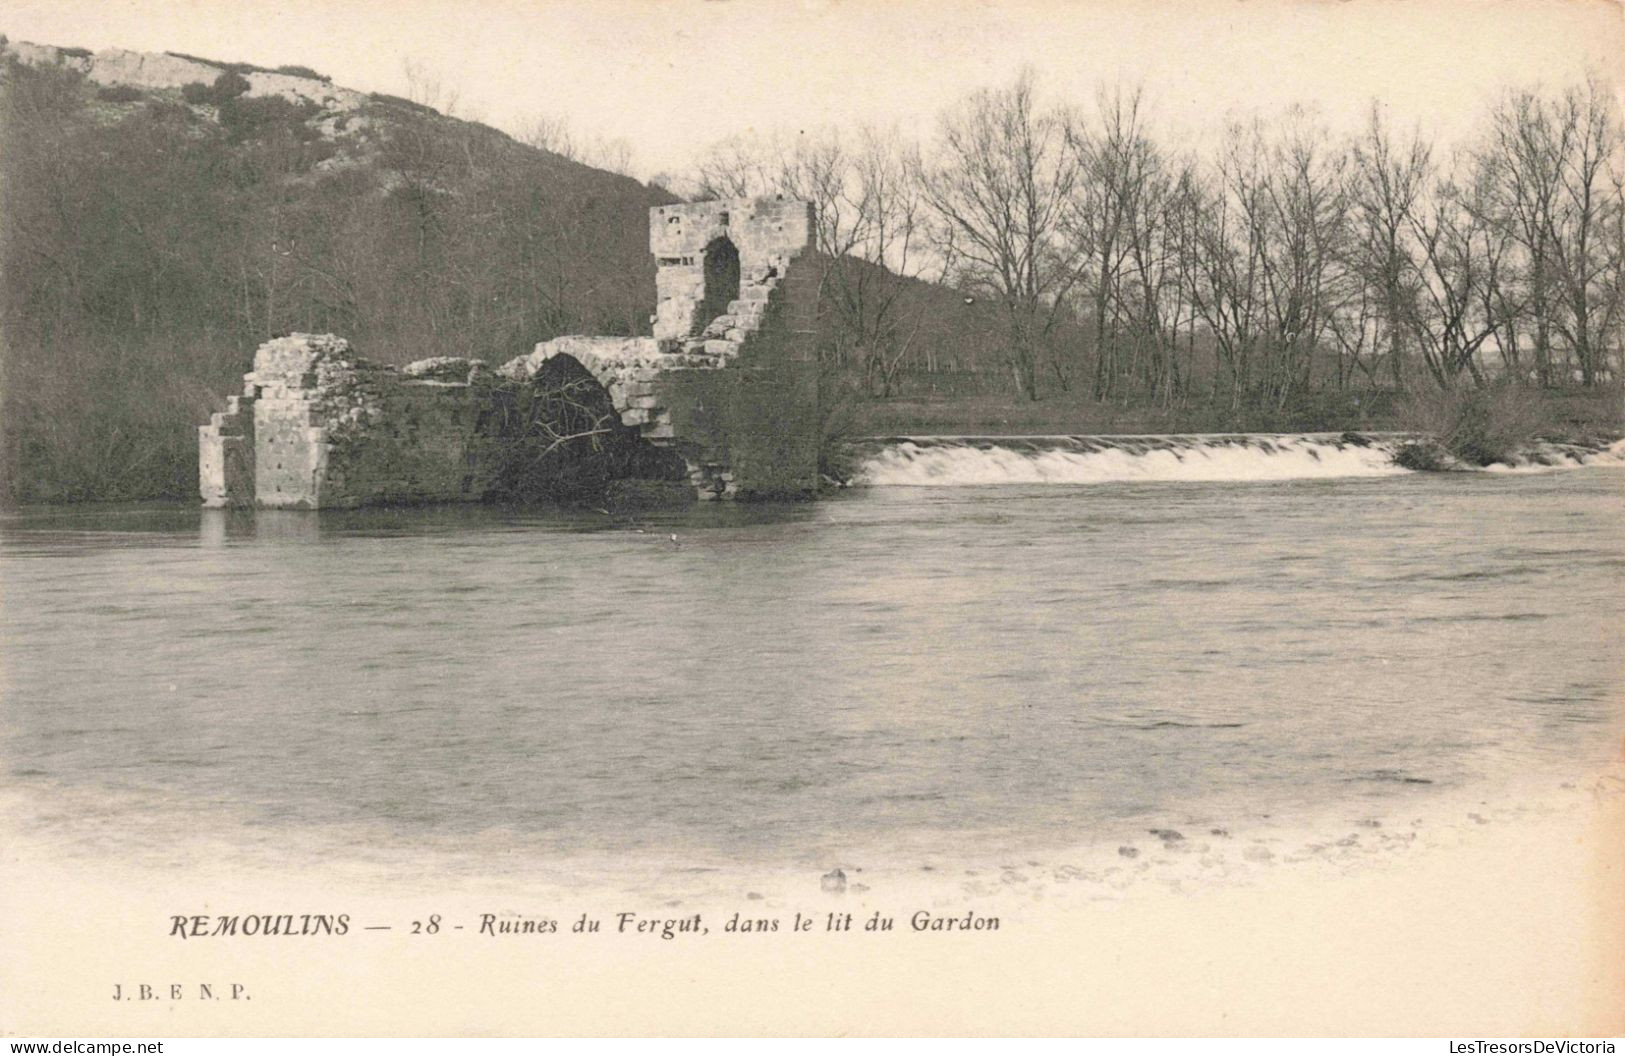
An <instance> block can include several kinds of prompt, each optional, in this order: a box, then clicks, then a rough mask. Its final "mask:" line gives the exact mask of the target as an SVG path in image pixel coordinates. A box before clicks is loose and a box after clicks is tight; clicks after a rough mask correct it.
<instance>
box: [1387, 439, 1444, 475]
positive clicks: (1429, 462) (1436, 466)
mask: <svg viewBox="0 0 1625 1056" xmlns="http://www.w3.org/2000/svg"><path fill="white" fill-rule="evenodd" d="M1451 463H1452V460H1451V458H1450V457H1449V455H1447V454H1446V453H1445V451H1444V450H1443V449H1442V448H1440V447H1439V445H1438V444H1436V443H1434V442H1433V441H1432V440H1412V441H1410V442H1408V443H1404V444H1401V445H1400V447H1399V450H1398V451H1395V452H1394V465H1396V466H1399V467H1401V468H1403V469H1414V470H1419V471H1421V472H1423V473H1430V472H1436V471H1438V470H1441V469H1450V468H1451Z"/></svg>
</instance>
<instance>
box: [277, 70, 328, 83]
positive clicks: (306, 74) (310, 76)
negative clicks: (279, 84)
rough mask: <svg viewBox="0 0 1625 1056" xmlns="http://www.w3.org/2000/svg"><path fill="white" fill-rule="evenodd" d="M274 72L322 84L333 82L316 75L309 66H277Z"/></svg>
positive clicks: (318, 74) (325, 77)
mask: <svg viewBox="0 0 1625 1056" xmlns="http://www.w3.org/2000/svg"><path fill="white" fill-rule="evenodd" d="M276 72H277V73H285V74H287V75H288V76H289V77H303V78H305V79H306V80H311V81H321V82H322V83H323V84H327V83H330V82H331V81H332V80H333V78H331V77H327V76H324V75H322V74H320V73H317V72H316V71H315V70H313V69H311V68H310V67H309V66H278V67H277V68H276Z"/></svg>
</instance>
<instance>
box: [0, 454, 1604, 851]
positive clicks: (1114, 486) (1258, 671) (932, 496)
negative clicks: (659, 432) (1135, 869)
mask: <svg viewBox="0 0 1625 1056" xmlns="http://www.w3.org/2000/svg"><path fill="white" fill-rule="evenodd" d="M1260 457H1261V458H1263V457H1267V456H1260ZM893 461H894V462H895V459H894V460H893ZM1319 462H1320V460H1319V459H1316V463H1317V464H1318V463H1319ZM884 468H885V467H883V466H880V465H879V464H876V465H874V466H872V467H871V469H872V472H873V473H874V474H875V475H876V476H880V475H881V471H882V470H883V469H884ZM895 468H896V467H895V465H893V466H892V469H893V470H895ZM1345 468H1346V467H1345ZM985 469H986V467H982V468H980V469H978V470H977V471H976V472H975V473H973V474H971V476H970V477H969V478H967V479H968V480H969V481H970V482H971V483H972V484H973V486H958V487H955V486H939V487H908V486H895V485H894V486H886V485H876V486H869V487H860V488H854V489H852V490H850V491H846V492H842V493H840V494H838V495H836V496H835V497H834V498H832V499H830V500H827V501H823V502H818V503H813V504H805V505H794V506H743V505H734V504H703V505H700V506H697V507H694V508H693V509H691V510H688V511H682V512H676V513H666V514H658V515H648V516H646V517H642V518H641V519H640V518H630V517H614V516H606V515H604V514H602V513H599V512H592V511H587V512H557V511H516V510H504V509H496V508H433V509H412V510H379V511H358V512H333V513H323V514H320V515H314V514H307V513H272V512H261V513H258V514H257V515H256V514H250V513H226V512H222V511H204V510H199V509H194V508H185V507H86V508H81V509H34V510H24V511H21V512H17V513H13V514H9V515H7V516H6V517H5V518H4V520H3V521H0V587H3V591H4V593H3V607H0V656H3V658H4V659H3V664H4V666H3V672H0V692H3V699H4V707H5V716H6V718H5V721H4V724H3V726H0V737H3V740H0V744H3V762H4V766H5V768H6V774H7V784H8V786H9V787H10V788H11V789H12V792H13V796H12V800H11V804H12V811H11V812H12V814H13V821H14V823H15V824H16V826H17V828H18V831H19V832H21V833H23V834H25V835H26V836H27V837H28V838H30V839H32V840H36V841H39V842H40V843H42V844H45V845H48V846H50V847H51V848H53V853H58V854H60V855H62V856H64V857H66V858H67V859H69V860H72V859H74V858H76V857H83V858H84V859H85V860H87V861H89V860H92V859H95V858H97V857H98V856H107V855H112V856H116V857H122V858H132V859H141V860H145V861H148V862H149V863H160V864H161V863H176V864H186V863H188V862H191V861H194V860H197V859H200V858H209V857H215V856H221V855H225V856H232V855H241V856H245V857H254V856H258V857H259V858H261V859H263V860H265V861H271V862H275V861H291V862H295V863H300V864H305V865H310V864H312V863H335V862H337V863H342V862H345V861H351V860H355V861H371V862H374V863H378V862H383V863H386V867H387V868H388V869H393V870H397V871H403V872H410V871H411V870H413V869H422V868H426V866H424V865H423V864H422V863H424V862H425V861H428V860H430V859H433V860H435V861H437V862H439V863H440V864H439V865H438V866H437V868H444V869H451V870H453V871H455V870H456V869H459V868H461V869H463V870H465V871H466V872H467V873H468V875H470V876H480V875H487V874H488V873H490V872H492V871H501V870H504V869H510V870H522V869H525V868H528V867H529V866H530V865H531V864H534V863H537V862H547V863H550V866H551V867H554V868H559V867H560V863H564V865H565V866H568V867H570V868H578V869H580V870H585V871H591V870H592V869H594V868H619V867H621V866H624V865H625V864H626V863H631V862H640V863H644V864H645V865H647V866H648V867H649V868H651V869H653V870H654V871H655V872H656V873H657V874H658V873H659V872H661V871H667V872H670V871H674V870H675V871H680V870H683V869H688V868H694V869H701V868H713V867H717V865H718V863H748V864H750V865H751V866H753V867H760V868H763V869H776V868H784V869H792V870H793V869H821V868H823V867H824V866H826V865H828V864H830V863H832V862H848V863H851V862H857V863H863V862H871V863H874V862H894V861H905V860H906V862H907V863H908V864H909V867H910V868H916V867H917V868H925V869H930V868H933V867H934V866H933V864H932V863H942V862H948V863H952V862H955V861H958V860H962V859H964V860H968V859H970V858H978V859H980V858H987V859H990V860H993V859H997V858H999V857H1001V856H1004V857H1012V856H1017V855H1023V856H1027V857H1029V858H1033V857H1042V856H1044V855H1051V854H1061V853H1064V850H1065V848H1069V847H1076V846H1079V845H1083V844H1090V843H1101V844H1102V845H1104V846H1107V847H1110V848H1116V847H1118V846H1119V845H1120V844H1133V843H1134V842H1135V841H1136V840H1138V841H1140V843H1141V844H1143V843H1145V841H1146V833H1147V832H1148V831H1149V830H1151V829H1157V830H1159V831H1160V832H1163V833H1164V835H1163V836H1160V837H1154V838H1153V839H1152V841H1151V843H1152V845H1153V846H1155V844H1156V839H1159V838H1160V839H1171V837H1168V836H1166V835H1165V834H1166V831H1167V830H1169V829H1182V830H1184V831H1186V832H1190V831H1195V830H1193V829H1192V828H1191V827H1192V826H1197V827H1199V831H1201V832H1202V833H1204V834H1206V833H1208V832H1212V833H1214V834H1215V836H1217V835H1220V834H1223V835H1225V836H1229V835H1230V834H1232V833H1235V834H1238V835H1239V834H1241V833H1244V832H1245V831H1247V830H1248V827H1249V826H1257V825H1263V824H1268V823H1270V822H1271V821H1279V820H1280V819H1288V818H1294V819H1315V818H1324V817H1335V818H1336V824H1337V825H1339V826H1341V828H1339V829H1338V830H1337V833H1336V834H1340V833H1342V832H1343V831H1345V830H1346V829H1347V827H1348V826H1349V825H1351V824H1355V823H1360V824H1365V825H1369V826H1372V827H1376V826H1377V825H1379V824H1382V822H1381V821H1380V820H1378V819H1391V818H1394V817H1399V816H1409V815H1411V814H1416V813H1421V812H1424V811H1425V810H1426V809H1427V808H1428V804H1429V803H1431V802H1435V801H1442V800H1441V799H1440V797H1442V796H1445V795H1447V794H1450V793H1457V794H1460V793H1466V794H1468V795H1477V794H1478V793H1479V790H1483V789H1491V790H1496V789H1502V790H1504V789H1506V788H1508V787H1510V786H1511V784H1513V783H1515V779H1516V781H1517V782H1521V781H1526V780H1535V781H1537V782H1542V783H1548V784H1550V785H1552V786H1553V787H1556V786H1557V785H1559V784H1565V783H1571V782H1573V781H1574V780H1577V779H1580V778H1582V777H1583V776H1584V775H1585V774H1587V773H1590V772H1593V771H1595V770H1596V769H1597V768H1598V767H1600V766H1603V765H1605V764H1606V763H1607V762H1608V761H1609V760H1611V759H1614V758H1615V757H1617V756H1618V754H1619V751H1620V743H1621V736H1622V734H1625V721H1622V716H1621V712H1620V709H1619V700H1620V695H1619V688H1620V686H1621V685H1622V677H1621V676H1622V674H1625V488H1622V487H1621V484H1622V482H1625V474H1622V473H1621V472H1620V471H1619V470H1618V469H1617V468H1606V467H1594V466H1593V467H1583V468H1573V469H1566V470H1562V471H1549V472H1531V473H1524V474H1492V473H1459V474H1410V473H1400V472H1394V473H1386V472H1385V473H1370V474H1368V473H1364V472H1359V471H1357V470H1355V469H1350V470H1349V471H1348V472H1339V471H1337V469H1336V467H1332V468H1329V469H1327V470H1326V471H1325V473H1324V474H1323V475H1319V476H1316V475H1313V473H1312V472H1307V471H1306V474H1305V475H1301V476H1294V475H1291V474H1287V475H1285V479H1275V478H1277V477H1280V476H1281V474H1275V473H1269V472H1258V473H1256V474H1254V476H1256V477H1258V478H1259V479H1247V476H1248V474H1247V472H1246V470H1245V467H1243V468H1240V469H1235V470H1233V471H1232V472H1231V473H1230V479H1220V480H1204V479H1195V480H1192V479H1151V480H1140V479H1120V480H1115V481H1114V480H1110V479H1108V480H1104V481H1101V482H1096V483H1081V484H1068V483H1055V482H1042V478H1041V479H1040V482H1031V481H1029V482H1021V483H988V482H987V474H986V472H985ZM1189 475H1190V474H1185V476H1189ZM1014 476H1016V477H1018V478H1019V477H1021V476H1022V474H1019V473H1017V474H1014ZM1131 476H1132V475H1131ZM1197 476H1201V474H1197ZM937 477H938V478H939V479H937V480H936V483H939V484H943V483H945V484H952V483H956V482H957V481H955V480H954V479H952V478H943V477H942V475H941V474H940V473H938V474H937ZM995 479H997V478H995ZM1367 819H1369V820H1367ZM1388 824H1389V826H1390V829H1391V828H1392V822H1389V823H1388ZM1328 831H1330V830H1328ZM1123 853H1124V854H1127V853H1129V852H1128V851H1127V850H1125V851H1124V852H1123ZM447 863H450V864H449V865H448V864H447Z"/></svg>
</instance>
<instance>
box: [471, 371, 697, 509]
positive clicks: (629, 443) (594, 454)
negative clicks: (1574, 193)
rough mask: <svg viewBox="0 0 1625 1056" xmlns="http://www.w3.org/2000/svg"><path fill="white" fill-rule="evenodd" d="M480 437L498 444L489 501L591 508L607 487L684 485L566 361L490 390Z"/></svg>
mask: <svg viewBox="0 0 1625 1056" xmlns="http://www.w3.org/2000/svg"><path fill="white" fill-rule="evenodd" d="M479 431H480V433H481V434H482V435H483V436H486V437H489V438H491V439H493V440H497V441H500V445H499V450H500V451H501V452H502V460H501V462H500V463H499V464H498V466H497V469H496V471H495V479H494V483H493V487H492V489H491V492H490V494H489V498H490V499H491V501H494V502H499V503H535V502H561V503H573V504H583V503H591V504H597V503H600V502H603V501H604V495H605V493H606V491H607V489H608V488H609V485H610V484H611V482H613V481H621V480H629V479H633V480H643V481H684V480H687V478H688V467H687V466H686V464H685V463H684V462H683V459H682V458H681V456H679V455H678V454H677V453H676V452H674V451H672V450H670V449H666V448H656V447H654V446H653V445H651V444H649V443H648V442H647V441H645V440H644V439H643V438H642V437H640V436H639V435H638V433H637V430H635V429H632V428H630V427H628V426H625V425H622V424H621V418H620V414H619V413H618V412H617V411H616V410H615V406H614V404H613V403H612V402H611V401H610V398H609V394H608V393H607V392H605V391H604V388H603V386H602V385H600V384H598V382H597V380H596V379H595V378H593V376H592V374H591V373H589V372H588V371H587V370H586V368H584V367H582V366H581V365H580V364H579V363H577V362H576V361H575V360H574V359H572V358H570V357H569V356H555V357H553V358H552V359H549V360H547V361H546V362H544V363H543V364H542V365H541V367H540V368H539V369H538V370H537V372H536V374H535V375H534V376H533V377H531V378H529V379H527V380H526V381H525V382H523V383H520V384H503V385H499V386H497V387H496V388H495V389H494V390H493V392H492V403H491V409H490V411H489V412H488V413H487V414H486V416H485V418H484V420H483V421H482V422H481V423H480V430H479Z"/></svg>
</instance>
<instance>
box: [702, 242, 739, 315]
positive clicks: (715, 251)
mask: <svg viewBox="0 0 1625 1056" xmlns="http://www.w3.org/2000/svg"><path fill="white" fill-rule="evenodd" d="M704 264H705V299H704V300H703V301H701V302H700V310H699V312H698V315H697V318H696V319H695V321H694V322H695V325H694V333H703V332H704V331H705V328H706V327H707V326H710V325H711V321H712V320H713V319H715V318H716V317H717V316H719V315H726V314H727V312H728V306H729V305H730V304H732V303H733V302H734V301H736V300H738V299H739V247H738V246H735V245H734V244H733V241H732V240H731V239H729V238H728V237H727V236H726V235H723V236H721V237H719V238H715V239H712V240H711V242H710V244H709V245H707V246H706V247H705V256H704Z"/></svg>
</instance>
